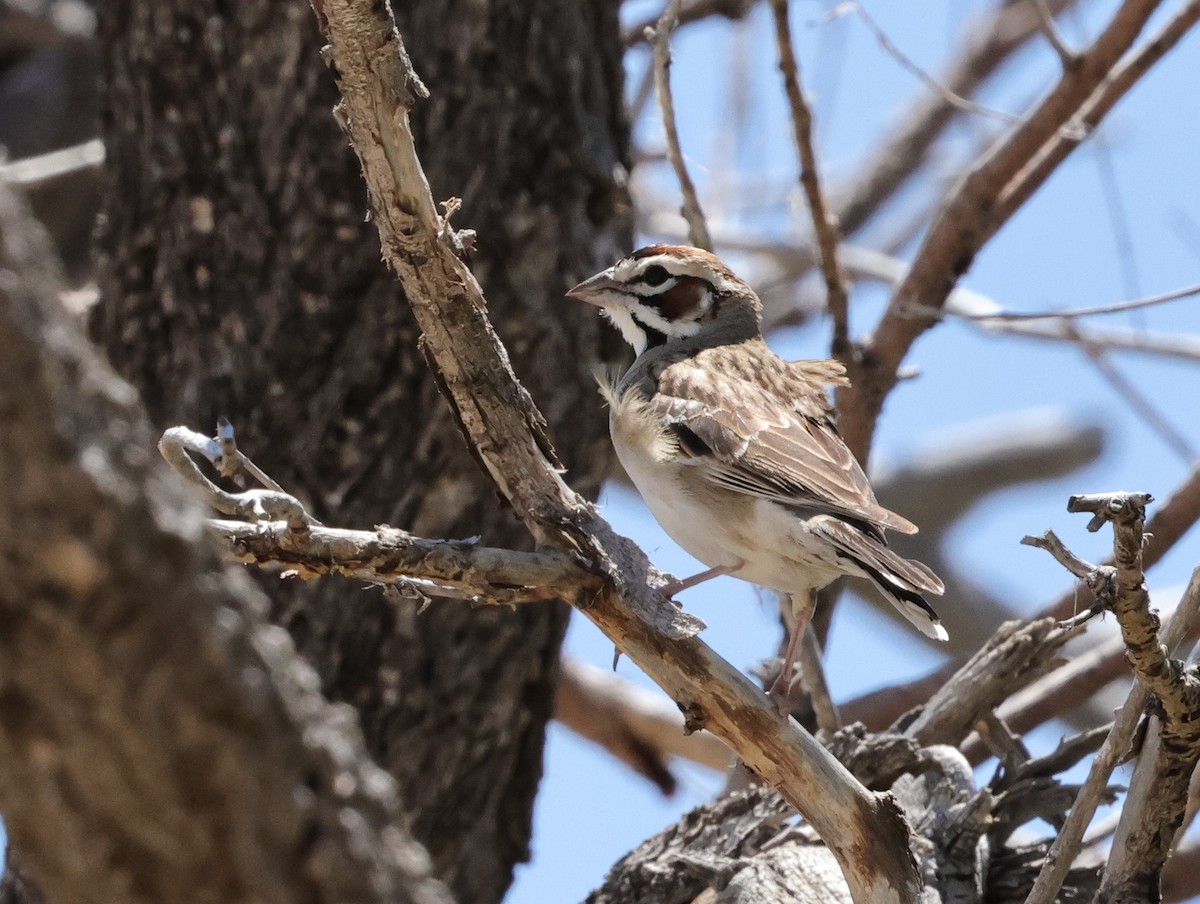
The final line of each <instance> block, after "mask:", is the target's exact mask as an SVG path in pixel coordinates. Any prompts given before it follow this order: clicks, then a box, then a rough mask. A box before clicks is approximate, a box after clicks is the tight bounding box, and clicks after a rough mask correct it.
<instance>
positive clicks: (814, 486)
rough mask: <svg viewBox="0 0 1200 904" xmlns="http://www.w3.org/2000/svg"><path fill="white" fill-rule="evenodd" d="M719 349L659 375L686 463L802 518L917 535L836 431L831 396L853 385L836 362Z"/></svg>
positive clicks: (664, 417) (661, 408)
mask: <svg viewBox="0 0 1200 904" xmlns="http://www.w3.org/2000/svg"><path fill="white" fill-rule="evenodd" d="M721 351H722V350H720V349H710V350H708V351H707V352H704V353H701V355H700V356H698V357H697V358H695V359H692V360H685V361H679V362H676V363H674V364H672V365H670V366H668V367H666V368H665V369H664V370H663V371H662V373H661V374H660V376H659V384H658V393H657V394H656V396H655V398H654V401H652V403H651V404H652V405H653V406H655V407H656V408H657V411H656V412H655V413H656V414H657V415H658V417H659V418H661V422H663V423H666V424H667V425H668V429H669V430H670V431H671V433H672V434H673V436H674V438H675V439H676V440H677V441H678V443H679V448H680V451H681V453H682V454H683V455H684V456H685V460H686V461H687V462H688V463H690V464H694V465H696V466H697V467H699V468H700V469H701V473H703V475H704V476H705V477H706V478H707V479H708V480H711V481H713V482H714V483H716V484H719V485H720V486H722V487H725V488H726V489H730V490H734V491H736V492H740V493H745V494H747V495H750V496H760V497H762V498H764V499H770V500H772V501H775V502H778V503H780V504H781V505H785V506H788V507H791V508H795V509H796V510H797V511H799V512H803V513H808V514H819V513H828V514H832V515H835V516H837V517H839V518H844V519H846V520H849V521H852V522H855V523H856V524H858V525H859V526H860V527H862V528H864V529H866V530H867V531H868V532H870V533H873V534H876V535H879V532H880V529H882V528H890V529H892V530H896V531H900V532H902V533H915V532H916V530H917V529H916V527H915V526H914V525H913V524H912V523H911V522H909V521H908V520H906V519H905V518H902V517H901V516H899V515H897V514H895V513H894V512H890V511H888V510H887V509H885V508H884V507H883V506H881V505H879V503H878V502H876V501H875V494H874V493H873V492H872V490H871V485H870V484H869V483H868V482H867V478H866V475H865V474H864V473H863V471H862V468H861V467H859V465H858V462H857V460H855V458H854V455H853V454H852V453H851V452H850V449H849V448H848V447H847V446H846V444H845V442H844V441H843V440H842V437H841V435H840V434H839V433H838V431H837V427H836V426H835V425H834V423H833V420H832V417H831V411H830V407H829V400H828V397H827V395H826V388H827V386H828V385H830V384H834V383H838V382H843V383H844V382H845V380H844V377H843V376H842V370H841V365H839V364H837V363H836V362H833V361H811V362H799V363H796V364H788V363H786V362H784V361H782V360H780V359H778V358H774V357H773V356H770V357H758V358H756V360H755V361H754V364H755V365H756V366H757V367H758V369H757V370H756V371H754V372H748V371H747V366H746V361H745V359H744V358H738V357H736V356H731V355H728V354H724V355H722V354H721Z"/></svg>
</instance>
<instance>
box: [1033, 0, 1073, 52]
mask: <svg viewBox="0 0 1200 904" xmlns="http://www.w3.org/2000/svg"><path fill="white" fill-rule="evenodd" d="M1033 6H1034V9H1036V10H1037V13H1038V16H1040V17H1041V20H1042V23H1041V24H1042V34H1044V35H1045V36H1046V40H1047V41H1049V42H1050V46H1051V47H1053V48H1054V52H1055V53H1057V54H1058V59H1059V60H1060V61H1061V62H1062V66H1063V68H1064V69H1070V68H1071V67H1072V66H1074V65H1075V64H1076V63H1077V62H1078V60H1079V55H1078V54H1076V53H1075V51H1073V50H1072V49H1071V48H1070V47H1068V46H1067V42H1066V41H1065V40H1064V39H1063V35H1062V32H1061V31H1060V30H1059V28H1058V23H1057V22H1056V21H1055V20H1054V13H1053V12H1052V11H1051V10H1050V6H1049V4H1047V3H1046V0H1033Z"/></svg>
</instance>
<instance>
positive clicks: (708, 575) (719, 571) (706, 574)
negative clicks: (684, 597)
mask: <svg viewBox="0 0 1200 904" xmlns="http://www.w3.org/2000/svg"><path fill="white" fill-rule="evenodd" d="M745 564H746V563H745V562H743V561H742V560H741V559H739V560H738V561H737V564H735V565H714V566H713V567H712V568H708V569H705V570H704V571H702V572H700V573H699V574H694V575H692V576H691V577H690V578H684V579H683V580H682V581H671V583H669V584H663V586H662V587H661V588H660V589H661V590H662V592H663V593H665V594H666V595H667V596H674V595H675V594H677V593H679V592H681V591H683V590H687V589H688V588H689V587H695V586H696V585H697V584H703V583H704V582H705V581H711V580H712V579H713V578H718V577H720V576H721V575H723V574H733V573H734V572H735V571H737V570H738V569H739V568H741V567H742V566H743V565H745Z"/></svg>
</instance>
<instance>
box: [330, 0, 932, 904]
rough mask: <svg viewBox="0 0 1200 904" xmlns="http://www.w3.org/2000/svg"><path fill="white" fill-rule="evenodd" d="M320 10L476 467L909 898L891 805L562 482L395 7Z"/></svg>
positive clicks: (809, 805)
mask: <svg viewBox="0 0 1200 904" xmlns="http://www.w3.org/2000/svg"><path fill="white" fill-rule="evenodd" d="M313 7H314V11H315V12H316V14H317V18H318V22H319V24H320V27H321V29H322V31H323V32H324V34H325V35H326V37H327V38H328V40H329V44H330V47H329V50H328V53H327V58H328V59H329V61H330V63H331V65H332V68H333V71H334V74H335V78H336V79H337V82H338V86H339V88H340V89H341V92H342V96H343V102H342V105H341V107H340V111H341V112H340V116H339V119H340V121H341V122H342V123H343V125H344V127H345V128H346V129H347V132H348V134H349V135H350V138H351V141H352V143H353V145H354V148H355V151H356V153H357V154H358V156H359V160H360V162H361V164H362V167H363V174H364V177H365V179H366V182H367V186H368V190H369V194H370V198H371V202H372V207H373V210H374V215H375V216H374V221H375V223H376V225H377V227H378V229H379V232H380V239H381V243H382V246H383V252H384V257H385V259H386V260H387V261H388V263H389V264H390V265H391V266H392V267H393V268H394V269H395V270H396V272H397V274H398V276H399V277H400V280H401V282H402V283H403V284H404V288H405V294H406V295H407V296H408V298H409V300H410V302H411V304H412V307H413V311H414V314H415V316H416V319H417V321H418V323H419V325H420V327H421V329H422V330H423V331H424V334H425V342H424V351H425V354H426V358H427V360H428V362H429V363H430V365H431V367H432V368H433V369H434V372H435V373H436V374H437V376H438V380H439V382H440V384H441V386H442V387H443V390H444V393H445V396H446V398H447V401H448V402H449V403H450V405H451V408H452V411H453V413H454V415H455V417H456V418H457V420H458V423H459V424H460V426H461V427H462V430H463V432H464V434H465V435H466V437H467V438H468V441H469V442H470V444H471V446H472V447H473V449H474V450H475V452H476V453H477V455H478V459H479V461H480V463H481V464H482V465H483V467H484V468H485V469H486V470H487V472H488V474H489V475H490V476H491V477H492V479H493V480H494V481H495V483H496V485H497V487H498V488H499V489H500V491H501V492H502V493H503V494H504V496H505V497H506V498H507V499H508V500H509V502H510V503H511V504H512V506H513V508H514V510H515V511H516V513H517V515H518V516H519V517H520V518H521V519H522V520H523V521H524V523H525V524H526V525H527V526H528V528H529V530H530V531H531V533H532V534H533V536H534V537H535V539H536V540H537V541H538V542H539V543H541V544H544V545H547V546H550V547H552V548H556V549H559V550H562V551H569V552H571V553H573V554H577V555H580V556H582V557H583V558H584V559H586V560H587V561H588V562H589V565H590V567H591V568H593V569H594V570H595V571H596V572H597V573H598V574H600V575H602V577H603V578H604V581H605V590H604V591H603V592H601V593H600V594H599V595H598V596H597V598H596V599H595V600H594V601H593V603H592V605H591V606H590V607H589V608H587V609H585V610H583V611H584V614H585V615H586V616H587V617H588V618H590V619H591V620H592V621H593V622H595V623H596V624H597V625H598V626H599V627H600V628H601V629H602V630H603V631H604V632H605V633H606V634H607V635H608V636H609V637H610V638H612V639H613V641H614V642H615V643H616V644H617V645H618V646H619V647H620V648H621V649H622V651H623V652H625V653H626V654H627V655H628V656H629V658H630V659H632V660H633V661H634V662H636V663H637V664H638V665H639V666H640V667H641V668H642V669H643V670H645V671H646V672H647V674H649V675H650V676H651V677H653V678H654V680H655V681H656V682H657V683H658V684H659V685H660V686H662V687H663V689H664V690H666V691H667V693H668V694H670V695H671V696H672V697H673V698H674V699H675V700H676V702H678V703H679V705H680V706H681V708H682V709H683V710H684V712H685V715H686V716H687V719H688V724H689V725H691V726H693V727H701V726H703V727H707V728H709V729H710V730H711V731H712V732H713V733H714V734H717V735H718V736H719V737H721V738H722V739H723V740H725V741H726V742H727V743H729V744H730V745H731V746H732V747H733V748H734V749H735V750H736V751H737V753H738V754H739V755H740V756H741V757H742V759H743V760H744V761H745V762H746V763H747V765H749V766H750V767H751V768H752V769H754V770H755V771H756V772H758V773H759V774H760V775H761V776H763V778H764V780H766V781H768V782H770V783H771V784H772V785H774V786H776V787H778V788H780V789H781V790H782V791H783V792H784V795H785V797H786V798H787V799H788V801H789V802H790V803H792V804H793V805H795V806H796V807H797V808H798V809H799V810H800V811H801V812H802V813H803V814H804V815H805V816H806V818H808V819H809V820H810V822H811V824H812V825H813V826H814V827H815V828H816V829H817V831H818V832H819V833H820V834H821V836H822V838H823V839H824V841H825V842H826V843H827V844H828V845H829V848H830V850H831V851H832V852H833V853H834V855H835V856H836V857H837V858H838V861H839V864H840V866H841V868H842V870H843V873H844V875H845V877H846V879H847V882H848V883H849V886H850V889H851V892H852V894H853V895H854V897H855V900H857V901H862V902H865V901H897V902H898V901H911V900H914V898H915V895H916V891H917V886H918V880H917V874H916V870H915V866H914V864H913V862H912V855H911V853H910V852H909V850H908V842H907V831H906V829H905V826H904V822H903V819H902V818H901V817H900V815H899V812H898V810H897V809H896V808H895V805H894V803H893V802H892V801H891V800H890V799H889V798H886V797H881V796H878V795H874V794H871V793H870V792H867V791H866V789H864V788H863V787H862V786H861V785H859V784H858V782H856V781H855V780H854V779H853V777H852V776H850V774H849V773H848V772H846V771H845V769H844V768H843V767H841V766H840V765H839V764H838V763H837V762H836V761H835V760H834V759H833V758H832V757H831V756H830V755H829V754H828V752H827V751H825V750H824V748H822V747H821V746H820V745H819V744H817V743H816V742H815V741H814V740H813V739H812V737H811V736H810V735H808V734H807V733H805V732H803V731H801V730H800V729H799V728H798V727H797V726H796V725H795V724H794V723H792V722H790V721H786V720H782V719H781V718H780V716H779V714H778V713H777V712H776V711H775V708H774V707H773V706H772V705H771V704H770V703H769V702H768V701H767V699H766V698H765V696H764V695H763V694H762V693H761V691H759V689H758V688H757V687H755V686H754V685H753V684H752V683H751V682H750V681H749V680H748V679H747V678H746V677H745V676H744V675H742V674H741V673H740V672H738V671H737V670H736V669H734V668H733V667H732V666H730V665H729V664H728V663H727V662H725V661H724V660H722V659H721V658H720V657H718V656H717V655H716V654H715V653H713V651H712V650H711V649H709V648H708V647H707V646H706V645H705V644H703V643H702V642H701V641H699V640H698V639H697V638H696V637H695V636H690V635H692V634H693V632H692V631H690V630H688V629H687V626H681V624H680V617H679V615H678V614H677V610H674V607H673V606H669V605H667V604H666V602H665V600H663V598H662V597H661V596H660V595H659V594H657V593H656V592H654V591H653V590H652V589H651V588H652V586H653V583H654V581H655V580H656V579H657V574H656V573H655V572H654V571H653V569H652V567H651V566H650V564H649V562H647V560H646V558H645V556H644V554H642V553H641V551H640V550H638V549H637V548H636V547H635V546H634V545H633V544H632V543H630V542H629V541H627V540H624V539H623V538H620V537H618V536H616V535H615V534H614V533H613V531H612V529H611V527H609V526H608V525H607V524H606V523H605V522H604V521H603V520H602V519H601V518H599V516H598V515H597V514H596V512H595V510H594V508H593V507H592V506H591V505H589V504H588V503H586V502H585V501H584V500H582V499H580V498H579V497H578V496H576V495H575V494H574V493H573V492H571V491H570V489H569V488H568V487H567V486H566V485H565V484H564V483H563V481H562V479H561V478H560V477H559V474H558V472H557V470H556V467H555V465H556V462H555V461H554V460H553V453H552V450H551V449H550V444H549V440H548V439H547V437H546V436H545V431H544V426H543V421H542V418H541V416H540V414H539V413H538V412H537V409H536V408H535V407H534V405H533V403H532V401H531V400H530V398H529V396H528V394H527V393H525V392H524V390H522V389H521V387H520V385H519V384H518V383H517V382H516V380H515V378H514V377H513V375H512V372H511V370H510V369H509V367H508V365H507V357H506V355H505V354H504V351H503V349H502V347H501V346H500V343H499V341H498V340H497V338H496V336H495V333H494V332H493V331H492V329H491V327H490V325H489V323H488V321H487V318H486V316H485V310H486V305H485V303H484V300H483V297H482V293H481V292H480V290H479V286H478V284H477V283H476V282H475V280H474V278H473V276H472V275H471V273H470V271H469V270H468V269H467V268H466V266H465V265H464V264H463V263H462V261H461V260H460V259H459V257H458V256H457V254H456V253H455V252H456V249H455V247H454V243H453V242H452V241H450V237H449V236H448V234H447V233H448V230H447V229H446V228H445V226H444V224H443V223H442V222H441V220H440V218H439V217H438V216H437V213H436V208H435V205H434V202H433V199H432V197H431V196H430V194H429V188H428V183H427V182H426V180H425V178H424V175H423V171H422V169H421V166H420V163H419V162H418V160H417V157H416V153H415V150H414V147H413V142H412V135H411V133H410V131H409V124H408V110H409V107H410V106H411V105H412V103H413V102H414V100H415V98H414V94H413V92H414V91H415V90H418V88H417V86H418V85H419V82H418V81H417V80H416V77H415V75H414V74H413V73H412V71H411V67H410V66H409V64H408V59H407V55H406V54H405V52H404V49H403V45H402V43H401V41H400V37H399V35H398V34H397V33H396V31H395V26H394V23H393V22H392V21H391V19H390V15H389V14H388V12H387V7H386V5H380V4H376V3H372V2H370V0H317V2H314V4H313ZM664 610H667V612H666V618H665V619H664V617H663V615H662V613H663V611H664ZM672 627H673V628H674V630H671V629H672ZM865 851H870V856H863V852H865Z"/></svg>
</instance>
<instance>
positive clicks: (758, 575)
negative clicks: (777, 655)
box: [610, 409, 844, 593]
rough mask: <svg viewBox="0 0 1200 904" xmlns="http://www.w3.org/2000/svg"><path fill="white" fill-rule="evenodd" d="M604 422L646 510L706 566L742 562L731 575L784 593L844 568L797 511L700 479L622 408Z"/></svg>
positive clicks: (803, 588) (813, 584) (804, 587)
mask: <svg viewBox="0 0 1200 904" xmlns="http://www.w3.org/2000/svg"><path fill="white" fill-rule="evenodd" d="M610 427H611V432H612V438H613V445H614V447H615V448H616V450H617V457H618V458H619V459H620V461H621V464H622V465H623V466H624V468H625V471H626V473H628V474H629V479H630V480H632V481H633V484H634V486H636V487H637V489H638V492H639V493H641V495H642V498H643V499H644V500H645V501H646V506H647V507H648V508H649V509H650V512H651V514H653V515H654V517H655V519H656V520H657V521H658V523H659V524H661V525H662V527H663V530H665V531H666V532H667V533H668V534H669V535H670V536H671V539H673V540H674V541H675V542H676V543H678V544H679V545H680V546H682V547H683V548H684V549H685V550H686V551H687V552H688V553H689V554H690V555H692V556H694V557H695V558H696V559H698V560H700V561H701V562H703V563H704V564H705V565H706V566H708V567H709V568H713V567H716V566H727V567H731V568H732V567H736V566H739V565H740V566H741V567H740V568H738V570H737V572H736V575H737V577H739V578H741V579H743V580H746V581H750V582H751V583H755V584H761V585H763V586H765V587H770V588H773V589H775V590H780V591H783V592H787V593H791V592H805V591H807V590H808V589H809V588H812V587H823V586H824V585H825V584H827V583H829V582H830V581H831V580H833V578H835V577H837V575H839V574H841V573H843V571H844V569H843V568H841V567H839V565H838V562H837V557H836V555H835V554H834V553H833V551H832V549H830V548H829V547H828V545H827V544H826V543H824V542H823V541H821V540H818V539H817V538H815V537H813V536H812V535H811V534H810V533H809V532H808V530H807V529H806V526H805V523H804V520H803V519H802V518H797V517H796V516H795V515H793V514H791V513H789V512H787V511H786V510H785V509H783V508H782V507H780V506H778V505H776V504H775V503H773V502H770V501H768V500H765V499H761V498H758V497H754V496H749V495H746V494H744V493H738V492H736V491H733V490H727V489H723V488H721V487H718V486H716V485H706V484H704V483H703V479H702V478H701V477H700V476H699V475H698V474H696V473H695V471H694V469H695V468H696V466H695V465H688V464H680V463H678V462H677V461H675V460H674V453H675V449H674V448H673V447H672V446H671V444H670V443H669V442H668V441H667V440H666V439H665V438H664V437H662V436H661V435H658V434H657V431H650V430H647V429H646V425H645V424H644V422H641V423H639V419H637V418H636V417H633V416H632V413H631V412H629V411H628V409H626V410H625V411H624V412H623V416H621V417H619V418H618V417H614V418H613V419H612V421H611V422H610ZM639 430H641V431H643V432H641V434H640V435H639V433H638V431H639ZM689 472H690V473H689ZM700 490H702V492H701V491H700Z"/></svg>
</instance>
